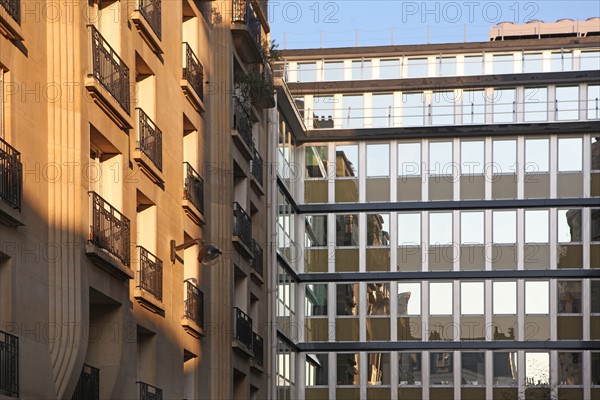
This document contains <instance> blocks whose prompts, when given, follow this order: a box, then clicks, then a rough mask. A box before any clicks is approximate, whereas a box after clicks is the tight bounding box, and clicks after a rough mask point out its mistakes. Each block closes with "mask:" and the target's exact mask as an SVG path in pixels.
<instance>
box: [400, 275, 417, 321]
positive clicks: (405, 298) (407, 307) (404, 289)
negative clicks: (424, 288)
mask: <svg viewBox="0 0 600 400" xmlns="http://www.w3.org/2000/svg"><path fill="white" fill-rule="evenodd" d="M398 315H421V284H420V283H417V282H406V283H404V282H401V283H398Z"/></svg>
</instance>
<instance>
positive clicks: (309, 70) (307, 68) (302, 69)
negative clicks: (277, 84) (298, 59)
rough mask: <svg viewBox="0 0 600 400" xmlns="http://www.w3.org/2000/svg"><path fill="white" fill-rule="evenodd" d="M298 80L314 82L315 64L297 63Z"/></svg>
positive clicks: (315, 75) (315, 77)
mask: <svg viewBox="0 0 600 400" xmlns="http://www.w3.org/2000/svg"><path fill="white" fill-rule="evenodd" d="M297 71H298V82H314V81H316V80H317V64H316V63H314V62H312V63H298V70H297Z"/></svg>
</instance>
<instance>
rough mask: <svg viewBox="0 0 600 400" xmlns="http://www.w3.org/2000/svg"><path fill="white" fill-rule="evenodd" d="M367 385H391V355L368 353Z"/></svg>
mask: <svg viewBox="0 0 600 400" xmlns="http://www.w3.org/2000/svg"><path fill="white" fill-rule="evenodd" d="M367 362H368V365H367V367H368V369H367V374H368V376H367V385H368V386H382V385H389V384H390V354H389V353H367Z"/></svg>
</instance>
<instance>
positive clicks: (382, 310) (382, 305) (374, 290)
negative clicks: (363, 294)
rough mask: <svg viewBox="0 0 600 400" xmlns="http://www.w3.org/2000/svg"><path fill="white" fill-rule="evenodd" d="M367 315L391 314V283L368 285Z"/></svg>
mask: <svg viewBox="0 0 600 400" xmlns="http://www.w3.org/2000/svg"><path fill="white" fill-rule="evenodd" d="M367 315H390V284H389V283H369V284H368V285H367Z"/></svg>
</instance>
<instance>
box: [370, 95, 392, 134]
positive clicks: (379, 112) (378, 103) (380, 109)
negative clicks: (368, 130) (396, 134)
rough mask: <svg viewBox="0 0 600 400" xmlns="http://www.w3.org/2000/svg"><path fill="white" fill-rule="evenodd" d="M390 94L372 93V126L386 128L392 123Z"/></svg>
mask: <svg viewBox="0 0 600 400" xmlns="http://www.w3.org/2000/svg"><path fill="white" fill-rule="evenodd" d="M393 103H394V96H393V95H392V94H374V95H373V107H372V109H371V114H372V115H371V120H372V126H373V128H387V127H390V126H392V125H393V120H392V118H393V112H392V110H393V109H392V106H393Z"/></svg>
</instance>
